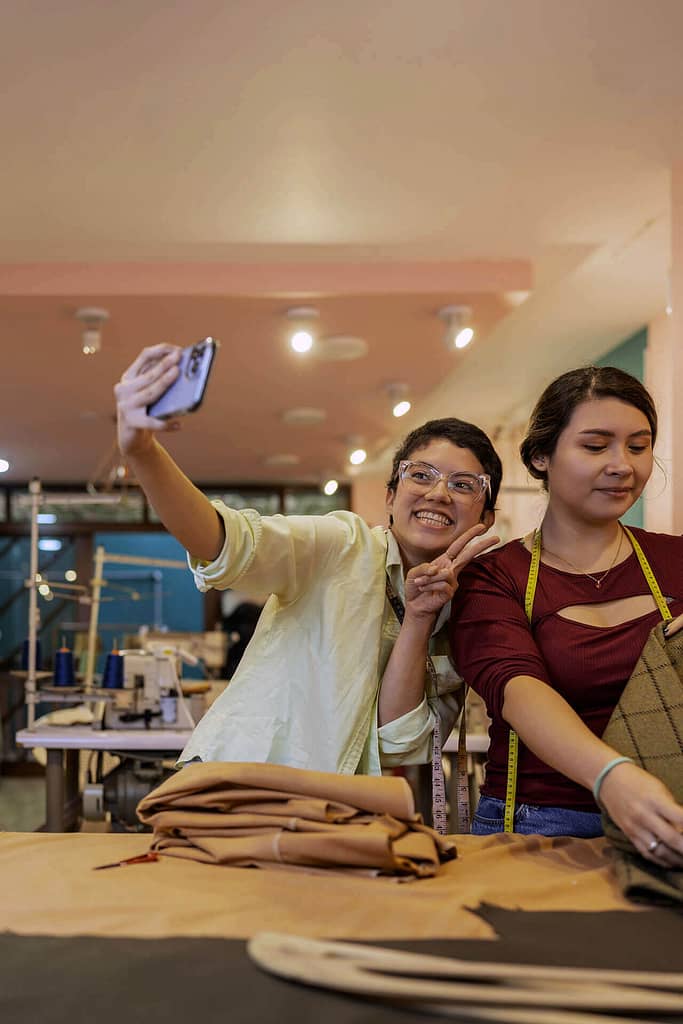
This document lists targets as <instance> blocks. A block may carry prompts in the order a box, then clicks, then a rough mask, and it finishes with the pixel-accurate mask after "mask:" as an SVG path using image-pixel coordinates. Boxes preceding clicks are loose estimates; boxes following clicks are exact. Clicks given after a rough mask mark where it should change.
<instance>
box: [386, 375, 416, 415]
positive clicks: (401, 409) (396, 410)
mask: <svg viewBox="0 0 683 1024" xmlns="http://www.w3.org/2000/svg"><path fill="white" fill-rule="evenodd" d="M385 390H386V393H387V394H388V396H389V400H390V402H391V407H392V408H391V412H392V415H393V416H395V417H396V418H397V419H398V418H399V417H400V416H405V414H406V413H407V412H410V409H411V403H410V402H409V401H408V398H407V397H406V396H407V394H408V385H407V384H406V383H404V382H403V381H392V382H391V384H387V386H386V388H385Z"/></svg>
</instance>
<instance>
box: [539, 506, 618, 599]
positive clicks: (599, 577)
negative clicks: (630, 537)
mask: <svg viewBox="0 0 683 1024" xmlns="http://www.w3.org/2000/svg"><path fill="white" fill-rule="evenodd" d="M623 539H624V531H623V530H622V528H621V523H619V543H618V544H617V550H616V551H615V552H614V558H613V559H612V561H611V562H610V564H609V565H608V566H607V568H606V569H605V570H604V571H603V572H601V573H599V575H597V576H596V575H594V574H593V573H590V572H586V570H585V569H580V568H579V567H578V565H574V563H573V562H570V561H569V559H568V558H563V557H562V555H558V554H556V552H554V551H551V550H550V548H547V547H546V546H545V544H544V543H543V534H541V547H542V548H543V550H544V551H545V553H546V554H548V555H552V557H553V558H556V559H557V560H558V562H564V564H565V565H568V566H569V568H570V569H574V570H575V571H576V572H578V573H581V575H582V576H587V577H588V579H589V580H590V581H591V582H592V583H594V584H595V589H596V590H599V589H600V587H601V586H602V585H603V583H604V582H605V578H606V577H607V573H608V572H609V571H610V570H611V569H613V568H614V566H615V565H616V562H617V558H618V557H619V552H620V551H621V542H622V541H623Z"/></svg>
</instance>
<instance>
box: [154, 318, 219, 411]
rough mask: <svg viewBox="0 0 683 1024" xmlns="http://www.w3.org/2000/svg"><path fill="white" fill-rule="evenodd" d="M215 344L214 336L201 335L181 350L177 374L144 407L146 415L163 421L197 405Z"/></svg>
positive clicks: (203, 387) (201, 394)
mask: <svg viewBox="0 0 683 1024" xmlns="http://www.w3.org/2000/svg"><path fill="white" fill-rule="evenodd" d="M218 344H219V343H218V341H217V340H216V339H215V338H202V340H201V341H198V342H197V344H196V345H188V347H187V348H184V349H183V351H182V354H181V357H180V363H179V364H178V376H177V377H176V379H175V380H174V381H173V383H172V384H171V386H170V388H167V389H166V391H164V393H163V395H161V397H160V398H157V400H156V402H153V403H152V404H151V405H148V406H147V413H148V415H149V416H155V417H156V418H157V419H160V420H167V419H171V417H173V416H182V415H184V413H186V412H194V410H195V409H198V408H199V406H200V405H201V403H202V398H203V397H204V392H205V391H206V383H207V381H208V379H209V371H210V370H211V366H212V365H213V359H214V356H215V354H216V349H217V348H218Z"/></svg>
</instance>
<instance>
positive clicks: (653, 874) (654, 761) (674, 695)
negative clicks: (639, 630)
mask: <svg viewBox="0 0 683 1024" xmlns="http://www.w3.org/2000/svg"><path fill="white" fill-rule="evenodd" d="M602 738H603V739H604V741H605V742H606V743H609V745H610V746H611V747H614V749H615V750H618V751H619V753H620V754H624V755H625V756H626V757H631V758H633V760H634V761H635V762H636V764H638V765H640V767H641V768H644V769H645V770H646V771H648V772H650V773H651V774H652V775H656V776H657V778H658V779H661V780H662V782H663V783H664V784H665V785H666V786H668V788H669V789H670V790H671V792H672V793H673V795H674V797H675V798H676V800H678V801H679V803H683V630H681V631H680V632H678V633H676V635H675V636H673V637H672V638H671V639H670V640H667V639H666V638H665V636H664V623H660V624H659V625H658V626H656V627H655V628H654V629H653V630H652V632H651V633H650V635H649V637H648V639H647V642H646V643H645V646H644V647H643V650H642V652H641V655H640V657H639V659H638V661H637V663H636V667H635V668H634V670H633V672H632V674H631V677H630V679H629V681H628V683H627V684H626V687H625V689H624V692H623V694H622V696H621V699H620V701H619V703H618V704H617V706H616V707H615V709H614V712H613V714H612V717H611V718H610V720H609V723H608V725H607V728H606V729H605V732H604V733H603V737H602ZM603 827H604V830H605V835H606V836H607V838H608V839H609V840H610V841H611V842H612V843H613V845H614V847H615V849H616V851H617V860H616V872H617V877H618V878H619V883H620V885H621V886H622V889H623V891H624V894H625V895H626V896H628V897H629V898H631V899H635V900H643V901H653V902H673V903H683V870H680V869H671V870H668V871H667V870H665V869H664V868H660V867H658V866H657V865H656V864H653V863H652V862H651V861H648V860H645V858H644V857H641V856H640V854H639V853H638V851H637V850H636V849H635V847H634V846H633V845H632V843H631V842H630V841H629V840H628V839H627V837H626V836H625V835H624V833H623V832H622V831H621V829H619V828H618V827H617V826H616V825H615V824H614V822H613V821H612V819H611V818H610V817H609V815H608V814H607V813H603Z"/></svg>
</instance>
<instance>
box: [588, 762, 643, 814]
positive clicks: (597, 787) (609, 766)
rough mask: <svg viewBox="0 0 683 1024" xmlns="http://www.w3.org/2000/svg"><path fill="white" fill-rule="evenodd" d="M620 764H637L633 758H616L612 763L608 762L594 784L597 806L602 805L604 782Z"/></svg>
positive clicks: (594, 796) (594, 797)
mask: <svg viewBox="0 0 683 1024" xmlns="http://www.w3.org/2000/svg"><path fill="white" fill-rule="evenodd" d="M618 764H635V762H634V760H633V758H632V757H615V758H613V759H612V760H611V761H608V762H607V764H606V765H605V767H604V768H603V769H602V770H601V771H599V772H598V776H597V778H596V780H595V782H594V783H593V799H594V800H595V802H596V804H599V803H600V790H601V789H602V784H603V782H604V781H605V779H606V778H607V776H608V775H609V773H610V772H611V771H612V769H613V768H616V767H617V765H618Z"/></svg>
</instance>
